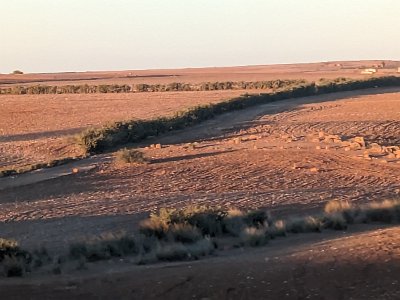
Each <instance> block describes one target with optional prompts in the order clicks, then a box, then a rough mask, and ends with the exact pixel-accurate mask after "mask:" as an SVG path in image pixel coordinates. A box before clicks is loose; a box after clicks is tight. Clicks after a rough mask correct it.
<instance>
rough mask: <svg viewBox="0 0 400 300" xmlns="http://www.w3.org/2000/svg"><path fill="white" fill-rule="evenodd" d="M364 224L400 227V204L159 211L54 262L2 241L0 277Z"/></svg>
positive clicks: (185, 256) (160, 257)
mask: <svg viewBox="0 0 400 300" xmlns="http://www.w3.org/2000/svg"><path fill="white" fill-rule="evenodd" d="M363 223H380V224H398V223H400V200H386V201H383V202H373V203H370V204H366V205H361V206H354V205H351V204H349V203H347V202H340V201H330V202H328V203H327V204H326V206H325V209H324V212H323V213H320V214H316V215H309V216H303V217H294V218H293V217H292V218H287V219H275V218H273V217H272V216H271V215H270V214H269V213H268V212H267V211H265V210H251V211H241V210H237V209H225V208H221V207H215V206H214V207H210V206H189V207H186V208H181V209H166V208H163V209H160V211H159V212H158V213H155V214H151V215H150V217H149V218H148V219H146V220H144V221H142V222H141V223H140V226H139V234H137V235H135V236H133V235H126V234H122V235H118V236H110V235H108V236H100V237H98V238H96V239H95V240H91V241H85V242H80V243H74V244H72V245H71V246H70V249H69V254H68V256H63V257H58V258H57V259H55V258H53V257H51V256H50V255H49V254H48V252H47V251H46V249H44V248H42V249H40V250H36V251H33V252H28V251H26V250H23V249H21V248H20V247H19V246H18V244H17V243H16V242H15V241H12V240H6V239H0V276H1V275H4V276H7V277H12V276H23V275H24V274H25V273H27V272H31V271H32V270H34V269H38V268H41V267H43V266H46V265H47V266H49V265H50V266H52V265H51V264H52V263H53V264H55V266H53V273H54V274H60V273H61V272H62V269H61V267H62V264H63V263H64V262H67V261H68V260H72V261H78V262H79V263H78V267H77V269H84V268H86V265H85V263H86V262H96V261H101V260H109V259H113V258H121V257H126V256H129V257H131V259H132V262H134V263H137V264H145V263H151V262H156V261H176V260H193V259H199V258H201V257H203V256H207V255H210V254H212V253H213V252H214V251H215V250H216V249H218V248H219V245H225V246H226V245H228V244H226V242H227V241H229V245H230V247H243V246H250V247H258V246H262V245H265V244H267V243H268V241H269V240H271V239H274V238H277V237H284V236H287V235H290V234H300V233H309V232H323V231H324V230H344V229H346V228H347V227H348V226H349V225H351V224H363ZM222 241H225V242H222ZM221 242H222V244H221ZM225 246H224V247H223V248H225Z"/></svg>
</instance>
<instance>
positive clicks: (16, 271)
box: [2, 256, 27, 277]
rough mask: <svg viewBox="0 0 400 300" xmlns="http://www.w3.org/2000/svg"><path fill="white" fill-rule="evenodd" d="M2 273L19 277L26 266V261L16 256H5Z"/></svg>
mask: <svg viewBox="0 0 400 300" xmlns="http://www.w3.org/2000/svg"><path fill="white" fill-rule="evenodd" d="M2 267H3V274H4V276H6V277H21V276H23V275H24V273H25V270H26V268H27V266H26V262H25V261H24V260H23V259H21V258H18V257H14V256H12V257H10V256H7V257H6V258H5V259H4V261H3V262H2Z"/></svg>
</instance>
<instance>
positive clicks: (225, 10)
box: [0, 0, 400, 73]
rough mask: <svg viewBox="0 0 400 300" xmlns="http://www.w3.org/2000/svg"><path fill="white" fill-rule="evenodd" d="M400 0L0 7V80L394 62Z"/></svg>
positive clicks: (42, 2) (107, 0) (13, 2)
mask: <svg viewBox="0 0 400 300" xmlns="http://www.w3.org/2000/svg"><path fill="white" fill-rule="evenodd" d="M399 26H400V1H399V0H302V1H300V0H0V73H9V72H11V71H13V70H17V69H18V70H22V71H24V72H61V71H89V70H93V71H94V70H131V69H159V68H184V67H207V66H209V67H215V66H237V65H257V64H275V63H299V62H318V61H331V60H359V59H393V60H400V36H399V33H398V29H399Z"/></svg>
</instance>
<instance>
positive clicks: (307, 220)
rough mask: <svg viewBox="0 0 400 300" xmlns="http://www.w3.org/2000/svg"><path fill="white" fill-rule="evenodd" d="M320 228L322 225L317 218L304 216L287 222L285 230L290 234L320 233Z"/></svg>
mask: <svg viewBox="0 0 400 300" xmlns="http://www.w3.org/2000/svg"><path fill="white" fill-rule="evenodd" d="M322 227H323V223H322V221H321V220H320V219H319V218H317V217H313V216H306V217H302V218H294V219H291V220H289V221H288V223H287V225H286V230H287V231H288V232H291V233H306V232H320V231H321V229H322Z"/></svg>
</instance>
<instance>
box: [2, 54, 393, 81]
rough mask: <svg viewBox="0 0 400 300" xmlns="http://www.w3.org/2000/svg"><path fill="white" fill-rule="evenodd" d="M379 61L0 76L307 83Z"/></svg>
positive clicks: (357, 71)
mask: <svg viewBox="0 0 400 300" xmlns="http://www.w3.org/2000/svg"><path fill="white" fill-rule="evenodd" d="M381 63H382V61H381V60H369V61H367V60H365V61H337V62H321V63H303V64H282V65H256V66H239V67H214V68H211V67H210V68H186V69H166V70H162V69H161V70H127V71H108V72H104V71H103V72H100V71H98V72H76V73H75V72H66V73H52V74H46V73H43V74H23V75H9V74H0V87H1V86H10V85H13V84H22V83H24V84H29V83H30V84H39V83H40V84H48V85H66V84H85V83H86V84H110V83H118V84H132V83H148V84H155V83H163V84H165V83H171V82H185V83H200V82H207V81H210V82H215V81H261V80H272V79H307V80H310V81H312V80H318V79H320V78H321V77H323V78H336V77H351V78H365V77H368V76H369V75H363V74H361V70H363V69H364V68H376V67H377V66H379V65H380V64H381ZM385 63H386V66H385V68H383V69H379V71H378V73H377V74H376V76H382V75H383V76H384V75H393V74H396V71H397V67H400V62H397V61H385Z"/></svg>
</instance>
